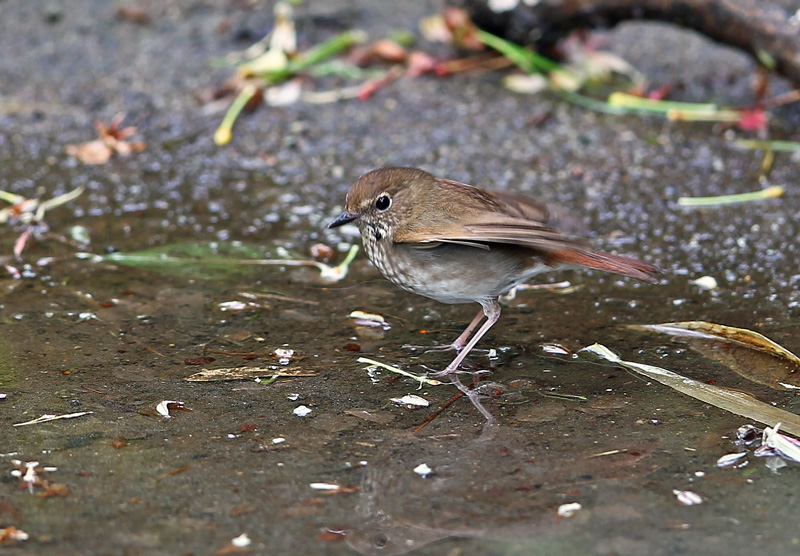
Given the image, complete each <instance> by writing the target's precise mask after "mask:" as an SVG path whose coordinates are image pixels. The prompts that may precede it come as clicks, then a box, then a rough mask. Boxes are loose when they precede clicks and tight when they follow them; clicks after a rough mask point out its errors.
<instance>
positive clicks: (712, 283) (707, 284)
mask: <svg viewBox="0 0 800 556" xmlns="http://www.w3.org/2000/svg"><path fill="white" fill-rule="evenodd" d="M692 284H694V285H695V286H698V287H699V288H700V289H701V290H715V289H717V279H716V278H714V277H713V276H701V277H700V278H698V279H697V280H692Z"/></svg>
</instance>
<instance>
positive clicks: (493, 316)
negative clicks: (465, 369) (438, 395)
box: [428, 299, 500, 376]
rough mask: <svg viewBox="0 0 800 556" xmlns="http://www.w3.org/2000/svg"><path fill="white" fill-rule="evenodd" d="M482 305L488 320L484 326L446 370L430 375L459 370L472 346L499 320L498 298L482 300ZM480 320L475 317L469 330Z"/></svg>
mask: <svg viewBox="0 0 800 556" xmlns="http://www.w3.org/2000/svg"><path fill="white" fill-rule="evenodd" d="M481 305H483V314H484V315H486V322H484V323H483V326H481V327H480V328H479V329H478V331H477V332H476V333H475V334H474V335H473V336H472V338H471V339H470V340H469V343H467V345H466V346H465V347H464V348H463V349H462V350H461V351H459V353H458V355H457V356H456V358H455V359H453V361H452V362H451V363H450V364H449V365H448V366H447V367H446V368H445V370H443V371H439V372H438V373H433V374H430V375H428V376H442V375H449V374H452V373H455V372H458V366H459V365H461V363H462V361H464V358H465V357H466V356H467V354H468V353H469V352H470V351H471V350H472V348H474V347H475V344H477V343H478V341H479V340H480V339H481V338H482V337H483V335H484V334H486V333H487V332H488V331H489V329H490V328H491V327H492V325H494V323H496V322H497V319H499V318H500V305H499V304H498V303H497V299H489V300H487V301H482V302H481ZM480 316H481V315H480V314H478V317H480ZM479 321H480V318H477V317H476V318H475V319H473V320H472V322H471V323H470V325H469V327H468V328H467V331H469V330H470V328H475V325H476V324H477V323H478V322H479ZM462 336H464V334H462V335H461V336H459V337H458V338H457V339H456V341H455V342H454V344H455V343H457V342H458V341H459V340H461V339H462Z"/></svg>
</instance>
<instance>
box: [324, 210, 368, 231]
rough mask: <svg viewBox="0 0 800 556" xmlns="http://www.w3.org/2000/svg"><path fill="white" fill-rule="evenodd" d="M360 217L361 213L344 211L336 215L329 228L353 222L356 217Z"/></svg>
mask: <svg viewBox="0 0 800 556" xmlns="http://www.w3.org/2000/svg"><path fill="white" fill-rule="evenodd" d="M360 217H361V215H360V214H353V213H351V212H348V211H344V212H343V213H342V214H340V215H339V216H337V217H336V220H334V221H333V222H331V223H330V224H328V228H338V227H339V226H342V225H344V224H347V223H348V222H352V221H353V220H355V219H356V218H360Z"/></svg>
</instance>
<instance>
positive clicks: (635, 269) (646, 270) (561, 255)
mask: <svg viewBox="0 0 800 556" xmlns="http://www.w3.org/2000/svg"><path fill="white" fill-rule="evenodd" d="M553 258H554V259H555V260H557V261H558V262H560V263H565V264H574V265H578V266H585V267H587V268H594V269H597V270H602V271H604V272H612V273H614V274H622V275H623V276H630V277H631V278H638V279H639V280H644V281H646V282H656V281H657V280H656V279H655V278H653V276H651V275H652V274H661V269H659V268H658V267H657V266H656V265H653V264H650V263H646V262H643V261H639V260H637V259H632V258H630V257H620V256H619V255H612V254H611V253H603V252H602V251H592V250H591V249H569V250H565V251H559V252H558V253H555V254H554V257H553Z"/></svg>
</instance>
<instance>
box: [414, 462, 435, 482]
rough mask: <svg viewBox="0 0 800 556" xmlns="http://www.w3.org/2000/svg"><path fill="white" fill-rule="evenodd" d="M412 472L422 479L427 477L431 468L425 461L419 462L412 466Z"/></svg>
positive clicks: (431, 471) (431, 470)
mask: <svg viewBox="0 0 800 556" xmlns="http://www.w3.org/2000/svg"><path fill="white" fill-rule="evenodd" d="M414 473H416V474H417V475H419V476H420V477H422V478H423V479H427V478H428V475H430V474H431V473H433V469H431V468H430V467H428V464H427V463H420V464H419V465H418V466H416V467H415V468H414Z"/></svg>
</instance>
